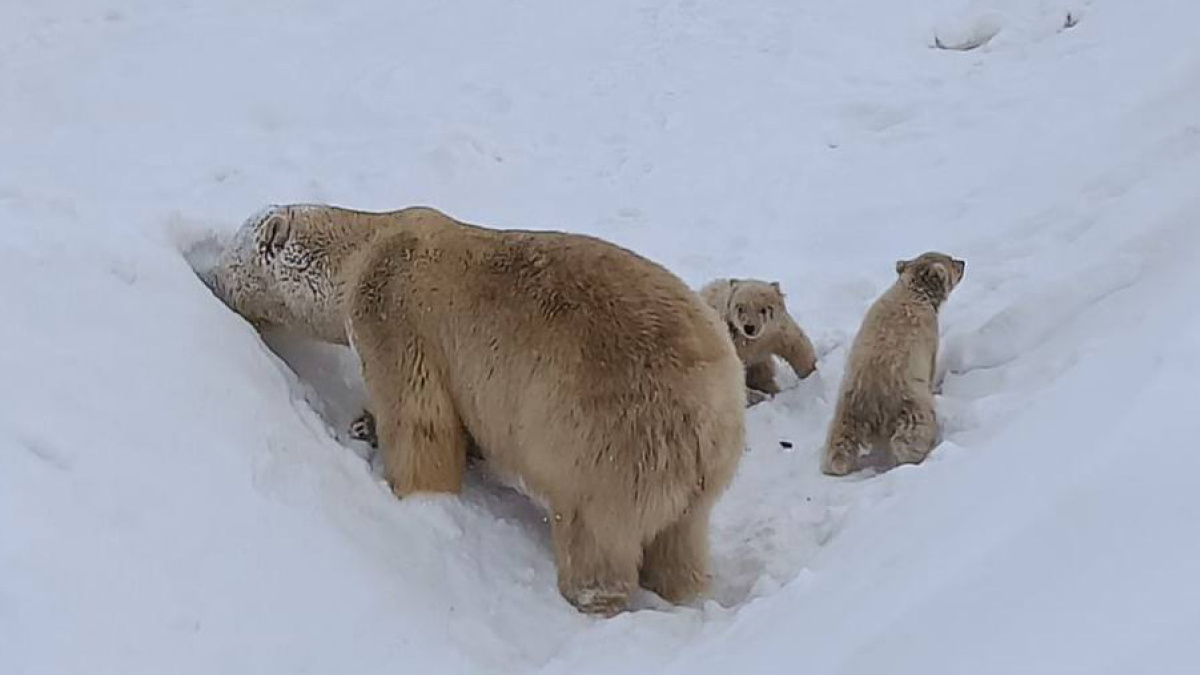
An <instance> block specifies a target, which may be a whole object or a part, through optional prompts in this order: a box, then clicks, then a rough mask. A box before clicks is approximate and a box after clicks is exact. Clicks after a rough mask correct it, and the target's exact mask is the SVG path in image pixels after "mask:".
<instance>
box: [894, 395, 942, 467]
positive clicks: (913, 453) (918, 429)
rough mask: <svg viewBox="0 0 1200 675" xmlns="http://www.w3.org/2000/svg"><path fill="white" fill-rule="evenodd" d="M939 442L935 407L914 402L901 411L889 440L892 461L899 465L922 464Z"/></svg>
mask: <svg viewBox="0 0 1200 675" xmlns="http://www.w3.org/2000/svg"><path fill="white" fill-rule="evenodd" d="M936 442H937V418H936V417H935V415H934V412H933V405H932V404H930V403H928V402H924V401H912V402H909V403H907V404H905V405H904V406H903V407H902V408H901V409H900V414H899V416H898V418H897V420H896V427H895V430H894V431H893V432H892V436H891V438H890V439H889V444H890V449H891V452H892V459H894V460H895V461H896V463H897V464H920V463H921V462H922V461H923V460H924V459H925V457H926V456H928V455H929V453H930V451H932V450H933V446H934V444H935V443H936Z"/></svg>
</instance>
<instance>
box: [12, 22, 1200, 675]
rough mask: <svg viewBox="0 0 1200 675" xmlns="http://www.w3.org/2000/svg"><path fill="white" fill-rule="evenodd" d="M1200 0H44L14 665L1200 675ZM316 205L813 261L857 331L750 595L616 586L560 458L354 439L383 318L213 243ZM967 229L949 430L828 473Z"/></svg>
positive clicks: (15, 336)
mask: <svg viewBox="0 0 1200 675" xmlns="http://www.w3.org/2000/svg"><path fill="white" fill-rule="evenodd" d="M1198 22H1200V7H1198V6H1196V5H1195V3H1192V2H1188V1H1185V0H1152V1H1149V2H1141V1H1137V0H1105V1H1104V2H1100V1H1093V2H1088V1H1086V0H1079V1H1078V2H1065V1H1064V2H1057V1H1054V0H1008V1H1006V2H1001V1H999V0H944V1H928V2H917V3H896V2H886V1H885V0H847V1H843V2H813V1H811V0H799V1H787V0H768V1H766V2H760V3H752V4H747V3H731V2H718V1H717V0H656V1H651V0H621V1H619V2H608V3H590V4H580V3H570V4H568V3H558V2H551V1H550V0H532V1H530V2H512V1H506V0H476V1H475V2H470V3H467V2H442V1H437V0H406V1H405V2H396V3H385V2H369V1H367V0H349V1H346V2H332V1H322V0H314V1H311V2H304V3H287V2H280V1H278V0H253V1H240V2H234V1H232V0H217V1H215V2H206V3H196V2H188V1H187V0H161V1H158V2H149V1H148V0H110V1H108V2H103V3H101V2H82V1H80V0H7V3H6V4H5V5H4V7H3V8H2V9H0V312H2V314H0V316H2V319H0V378H2V380H0V382H2V383H3V394H2V399H0V400H2V402H3V405H0V673H3V674H4V675H26V674H29V675H32V674H34V673H39V674H40V673H77V672H79V673H82V672H89V673H162V672H171V673H214V672H220V673H255V674H262V673H296V672H313V673H327V672H339V673H340V672H357V673H395V672H409V671H412V672H431V673H432V672H547V673H584V672H586V673H592V672H680V673H689V674H695V673H729V672H803V673H810V674H813V675H816V674H820V673H877V672H891V673H922V674H923V675H927V674H928V673H972V674H981V675H985V674H989V673H1018V672H1019V673H1053V674H1055V675H1061V674H1064V673H1114V674H1115V673H1143V672H1154V673H1175V672H1177V673H1192V672H1196V671H1197V669H1198V668H1200V645H1197V643H1196V642H1195V640H1194V639H1192V637H1193V635H1194V634H1195V632H1196V631H1197V629H1200V584H1198V583H1197V582H1196V579H1195V570H1196V569H1200V539H1198V538H1197V537H1196V536H1195V532H1196V531H1197V526H1196V525H1195V524H1194V522H1195V520H1196V519H1195V517H1194V515H1193V514H1194V513H1195V512H1196V510H1197V506H1196V504H1197V497H1196V496H1195V495H1196V490H1195V488H1194V485H1195V482H1196V476H1197V475H1200V454H1197V453H1196V452H1194V448H1193V446H1194V445H1195V440H1196V439H1197V438H1200V416H1198V415H1197V410H1198V408H1197V402H1196V398H1195V395H1194V392H1193V390H1194V388H1195V387H1194V382H1195V381H1196V380H1197V379H1198V376H1200V311H1198V308H1200V304H1198V301H1197V299H1196V298H1197V295H1198V294H1200V270H1198V267H1197V264H1196V263H1197V262H1198V261H1200V191H1198V190H1197V185H1198V184H1200V183H1198V177H1200V87H1198V86H1197V84H1198V83H1200V42H1197V40H1196V36H1195V26H1196V25H1197V23H1198ZM972 43H974V44H972ZM938 44H940V45H941V46H942V47H958V48H938V47H937V46H935V45H938ZM968 47H969V48H968ZM287 202H328V203H334V204H339V205H343V206H350V207H354V208H360V209H371V210H385V209H393V208H400V207H403V206H408V205H413V204H427V205H431V206H435V207H437V208H440V209H442V210H444V211H446V212H448V213H450V214H451V215H454V216H456V217H458V218H461V219H464V220H468V221H472V222H479V223H482V224H488V225H492V226H497V227H523V228H543V229H567V230H573V231H579V232H586V233H591V234H596V235H599V236H602V237H605V238H608V239H610V240H613V241H615V242H618V243H620V244H622V245H625V246H629V247H631V248H633V249H635V250H637V251H639V252H641V253H643V254H645V255H647V256H649V257H651V258H653V259H656V260H658V261H660V262H662V263H663V264H665V265H667V266H668V267H669V268H671V269H672V270H674V271H675V272H676V273H678V274H679V275H680V276H681V277H682V278H684V279H685V280H686V281H687V282H688V283H690V284H692V285H694V286H696V287H698V286H700V285H701V284H702V283H704V282H705V281H707V280H709V279H711V278H714V277H718V276H750V277H758V278H764V279H772V280H779V281H780V282H781V283H782V285H783V288H784V290H785V291H786V292H787V293H788V302H789V307H790V309H791V310H792V313H793V314H794V315H795V316H796V318H797V319H798V321H799V322H800V323H801V325H802V326H804V328H805V329H806V330H807V331H808V332H809V334H810V336H811V337H812V338H813V341H814V343H815V345H816V347H817V350H818V353H819V355H820V356H821V362H820V370H819V371H818V373H817V374H815V375H814V376H812V377H810V378H808V379H806V380H804V381H798V380H797V379H796V378H795V377H794V376H793V375H791V374H790V373H788V372H787V371H786V366H782V364H781V366H782V368H783V369H782V372H783V373H784V377H783V382H784V384H785V387H786V390H785V391H784V392H783V393H781V394H780V395H779V396H778V397H776V398H775V399H774V400H772V401H769V402H766V403H763V404H760V405H758V406H755V407H754V408H752V409H750V411H749V412H748V446H749V447H748V449H747V451H746V454H745V456H744V458H743V461H742V464H741V466H740V469H739V473H738V476H737V478H736V480H735V482H734V484H733V485H732V486H731V487H730V489H729V491H728V492H727V493H726V495H725V496H724V497H723V498H722V500H721V502H720V504H719V506H718V508H717V511H716V513H715V514H714V521H713V531H712V539H713V548H714V550H713V557H714V561H713V562H714V565H713V566H714V570H713V572H714V580H713V588H712V591H711V593H710V594H709V596H708V597H706V598H705V599H703V600H701V601H698V602H696V603H693V604H691V605H688V606H679V607H675V606H671V605H668V604H666V603H664V602H662V601H661V600H660V599H658V598H656V597H653V596H652V595H650V594H648V593H642V594H640V595H639V596H638V597H637V598H636V599H635V609H634V611H631V612H629V613H626V614H622V615H620V616H618V617H616V618H613V619H608V620H602V619H593V618H589V617H585V616H582V615H580V614H578V613H577V612H576V611H575V610H573V609H572V608H571V607H570V606H568V605H567V604H566V602H565V601H563V600H562V599H561V597H560V596H559V594H558V591H557V588H556V586H555V572H554V564H553V561H552V558H551V554H550V550H549V545H548V533H547V527H546V525H545V523H544V521H543V519H542V518H543V516H542V514H541V512H540V511H539V510H538V509H537V508H536V507H535V506H534V505H532V504H531V503H530V502H529V501H528V500H526V499H524V498H523V497H521V496H519V495H518V494H516V493H514V492H512V491H511V490H508V489H506V488H504V487H502V486H498V485H495V484H493V483H491V482H489V481H488V480H487V479H486V478H485V477H483V476H480V475H472V477H471V480H470V482H469V485H468V488H467V490H466V491H465V493H464V494H463V495H462V496H461V497H433V496H426V497H415V498H408V499H404V500H397V499H395V498H394V497H393V496H392V495H391V494H390V492H389V491H388V490H387V489H386V488H385V487H384V486H383V485H382V483H381V482H380V480H379V478H378V472H377V471H376V470H373V469H372V467H371V465H370V463H369V461H367V460H369V459H370V458H369V456H368V454H367V452H366V449H365V448H364V447H363V446H362V444H360V443H356V442H354V441H351V440H349V439H348V438H347V437H346V427H347V425H348V424H349V422H350V420H351V419H353V417H354V416H355V415H357V413H358V411H359V410H360V409H361V405H362V402H363V393H362V385H361V382H360V380H359V378H358V375H357V367H356V364H355V363H354V359H353V357H352V356H351V355H350V354H349V353H348V352H347V351H346V350H344V349H341V348H336V347H331V346H325V345H315V344H311V343H306V342H303V341H300V340H297V339H295V338H293V337H290V336H287V335H279V334H272V335H267V336H265V339H264V338H263V337H260V336H259V335H258V334H257V333H255V332H254V330H253V329H251V327H250V326H249V325H247V324H246V323H245V322H244V321H242V320H241V319H240V318H239V317H237V316H236V315H234V314H232V313H231V312H230V311H229V310H228V309H226V308H225V307H224V306H223V305H222V304H221V303H220V302H219V301H217V300H216V299H215V298H214V297H213V296H212V294H211V293H209V292H208V290H207V289H206V288H205V287H204V285H203V284H202V283H201V281H200V280H199V278H198V277H197V275H196V273H195V271H194V270H193V265H196V266H199V267H202V266H203V263H204V261H205V259H206V258H207V257H209V256H211V255H212V253H213V251H215V250H216V248H217V247H219V246H220V245H221V243H222V242H223V241H225V240H226V238H227V237H229V236H230V235H231V234H232V233H233V232H234V231H235V230H236V228H237V227H238V225H239V224H240V223H241V222H242V221H243V220H244V219H245V218H246V217H248V216H249V215H250V214H252V213H254V212H255V211H257V210H258V209H260V208H262V207H263V206H264V205H266V204H270V203H287ZM928 249H938V250H942V251H945V252H947V253H951V254H953V255H955V256H957V257H962V258H965V259H966V260H967V271H966V277H965V279H964V281H963V283H962V285H961V286H960V287H959V288H958V290H956V291H955V293H954V295H953V297H952V299H951V300H950V302H949V303H948V304H947V305H946V306H945V308H944V310H943V313H942V331H943V343H942V353H941V363H940V366H939V370H941V371H942V372H944V373H945V383H944V387H943V392H942V395H941V396H940V397H939V399H938V405H939V411H940V414H941V420H942V425H943V437H944V438H943V441H942V444H941V445H940V446H939V447H938V448H937V449H936V450H935V451H934V453H933V455H932V456H931V457H930V459H929V460H927V461H926V462H925V463H924V464H922V465H920V466H909V467H901V468H898V469H896V470H893V471H890V472H887V473H884V474H874V473H871V472H867V473H860V474H856V475H852V476H849V477H846V478H841V479H833V478H829V477H826V476H823V475H821V474H820V472H819V469H818V465H819V458H818V455H819V450H820V446H821V443H822V441H823V439H824V435H825V430H826V425H827V423H828V421H829V418H830V416H831V415H832V405H833V399H834V395H835V393H836V390H837V384H838V379H839V377H840V376H841V373H842V368H843V362H844V359H845V354H846V350H847V348H848V346H849V343H850V340H851V339H852V338H853V335H854V332H855V330H856V329H857V327H858V322H859V321H860V320H861V318H862V315H863V312H864V311H865V309H866V307H867V306H868V305H869V304H870V302H871V301H872V300H873V299H874V298H875V297H877V295H878V294H879V293H880V292H882V290H883V289H884V288H886V286H887V285H888V284H890V283H891V281H892V278H893V277H894V272H893V265H894V261H895V260H896V259H897V258H903V257H911V256H913V255H916V254H918V253H920V252H922V251H925V250H928ZM787 445H790V447H785V446H787Z"/></svg>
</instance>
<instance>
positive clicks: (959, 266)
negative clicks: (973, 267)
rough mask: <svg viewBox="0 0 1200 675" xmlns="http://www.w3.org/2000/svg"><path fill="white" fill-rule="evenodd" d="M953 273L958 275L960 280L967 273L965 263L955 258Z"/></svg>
mask: <svg viewBox="0 0 1200 675" xmlns="http://www.w3.org/2000/svg"><path fill="white" fill-rule="evenodd" d="M954 271H955V272H957V273H958V278H959V279H961V278H962V276H963V274H964V273H965V272H966V271H967V261H966V260H959V259H957V258H955V259H954Z"/></svg>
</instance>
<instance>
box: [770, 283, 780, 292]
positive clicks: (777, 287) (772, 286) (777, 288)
mask: <svg viewBox="0 0 1200 675" xmlns="http://www.w3.org/2000/svg"><path fill="white" fill-rule="evenodd" d="M771 288H774V289H775V290H776V291H778V290H779V282H778V281H772V282H771Z"/></svg>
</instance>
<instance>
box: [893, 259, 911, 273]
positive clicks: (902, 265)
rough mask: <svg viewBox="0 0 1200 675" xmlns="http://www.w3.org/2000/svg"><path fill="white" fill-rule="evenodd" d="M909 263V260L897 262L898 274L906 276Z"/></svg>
mask: <svg viewBox="0 0 1200 675" xmlns="http://www.w3.org/2000/svg"><path fill="white" fill-rule="evenodd" d="M908 262H909V261H907V260H897V261H896V274H904V270H906V269H908Z"/></svg>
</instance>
